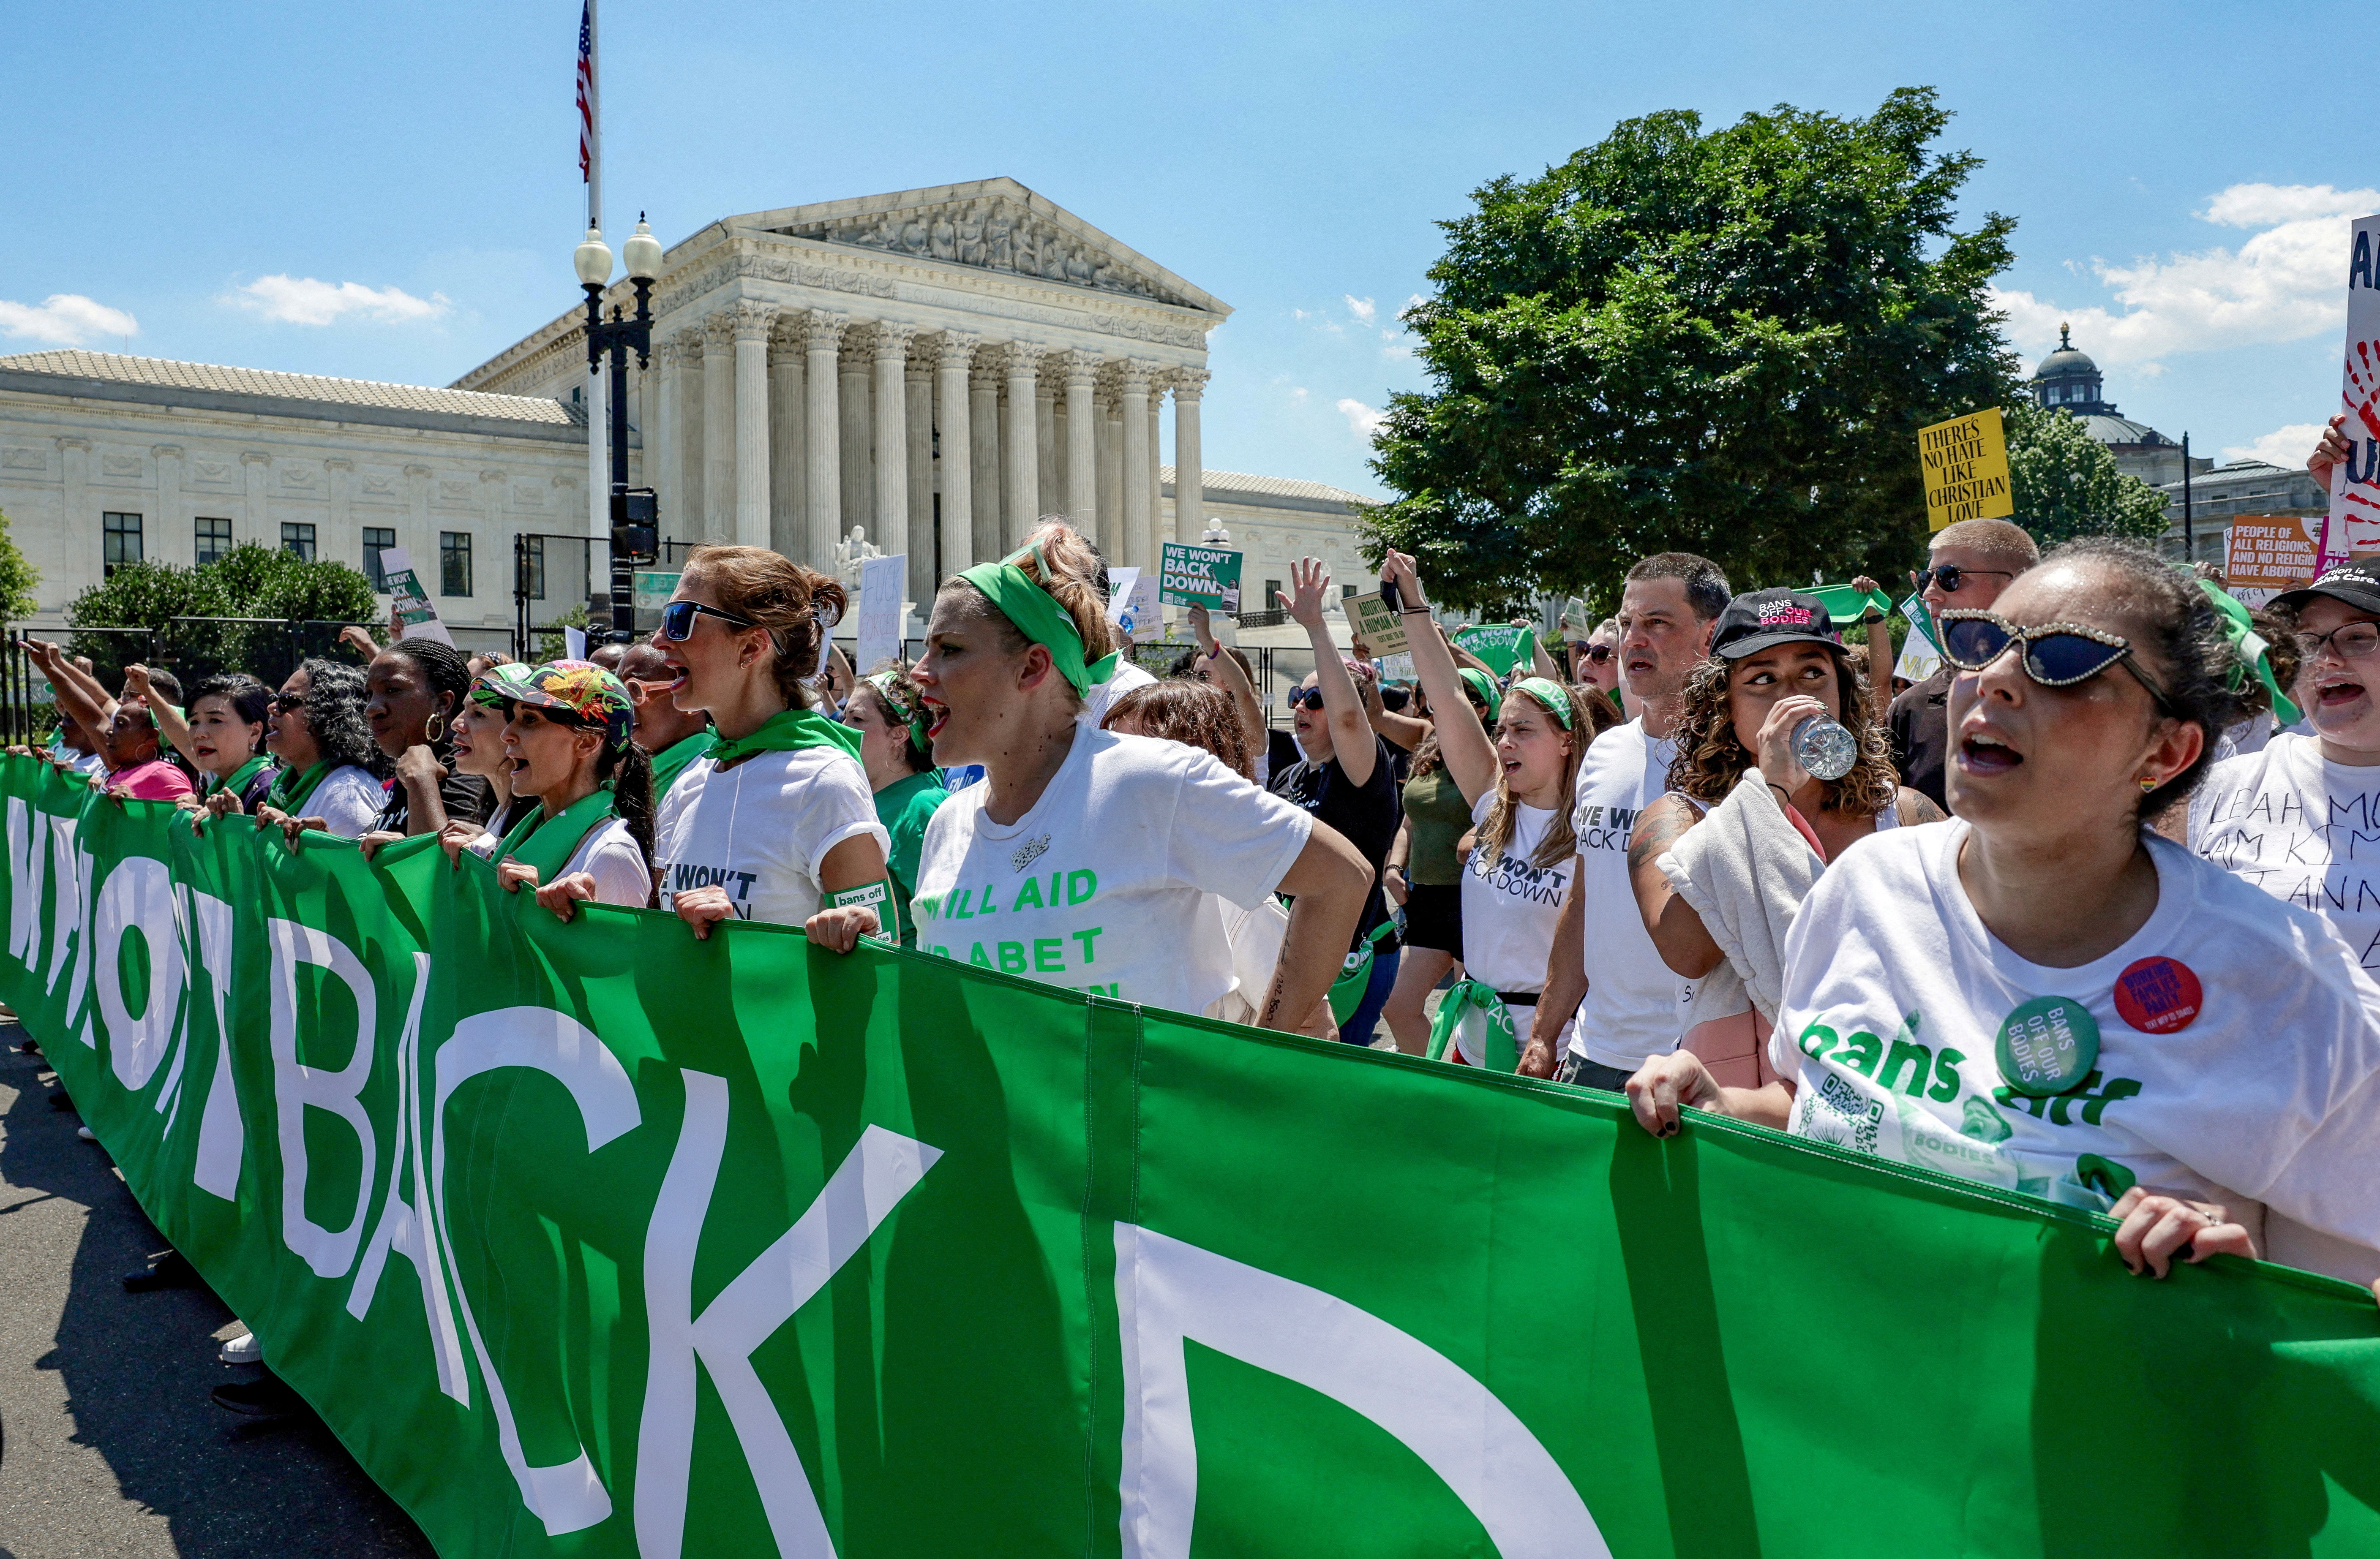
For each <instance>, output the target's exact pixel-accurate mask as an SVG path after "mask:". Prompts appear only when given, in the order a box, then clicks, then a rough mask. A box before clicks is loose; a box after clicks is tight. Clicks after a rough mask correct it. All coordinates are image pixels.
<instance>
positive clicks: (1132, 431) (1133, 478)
mask: <svg viewBox="0 0 2380 1559" xmlns="http://www.w3.org/2000/svg"><path fill="white" fill-rule="evenodd" d="M1149 368H1150V365H1149V364H1147V363H1145V362H1142V361H1141V360H1140V359H1139V358H1137V357H1127V358H1125V359H1124V362H1123V368H1122V369H1119V370H1118V371H1117V374H1116V401H1117V403H1118V410H1119V412H1120V413H1121V415H1122V417H1123V471H1122V475H1123V535H1124V538H1125V546H1126V548H1127V549H1128V550H1127V553H1126V557H1125V561H1126V562H1134V563H1137V564H1139V565H1140V566H1141V567H1142V568H1143V569H1154V568H1155V567H1156V566H1157V551H1156V549H1155V548H1153V547H1151V546H1150V545H1149V543H1150V540H1151V538H1154V537H1155V536H1156V534H1157V516H1156V513H1155V511H1154V510H1153V509H1152V508H1151V507H1150V505H1149V502H1148V471H1149V449H1148V430H1149V427H1150V423H1149V417H1148V375H1149Z"/></svg>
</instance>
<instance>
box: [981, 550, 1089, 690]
mask: <svg viewBox="0 0 2380 1559" xmlns="http://www.w3.org/2000/svg"><path fill="white" fill-rule="evenodd" d="M1019 558H1031V559H1032V560H1033V561H1034V562H1037V563H1039V564H1040V565H1041V573H1042V575H1043V576H1044V577H1045V578H1046V577H1047V576H1048V575H1049V573H1050V564H1049V562H1048V560H1046V559H1044V558H1043V557H1042V556H1041V549H1040V548H1039V547H1038V546H1037V547H1025V548H1020V549H1018V550H1016V551H1014V552H1011V553H1009V554H1008V556H1006V557H1004V558H1002V559H1001V560H1000V562H996V563H977V564H976V565H975V567H973V568H971V569H968V570H966V571H965V572H964V573H962V574H960V575H959V577H960V578H961V579H964V580H965V581H966V582H967V583H968V584H970V585H972V586H975V587H976V588H977V589H978V590H981V591H982V592H983V593H984V597H985V598H986V599H988V600H990V602H991V604H992V605H993V606H995V607H998V608H999V609H1000V611H1001V615H1002V616H1003V617H1005V618H1007V619H1008V620H1009V621H1010V622H1014V624H1016V631H1017V632H1018V633H1020V634H1024V635H1025V636H1026V638H1027V639H1029V640H1031V641H1032V642H1033V643H1035V644H1038V645H1039V646H1040V647H1042V648H1044V649H1046V650H1048V651H1049V652H1050V664H1051V665H1052V666H1055V667H1056V668H1057V669H1058V674H1059V675H1060V676H1062V677H1063V678H1065V679H1066V682H1067V683H1068V684H1069V685H1070V686H1072V687H1073V688H1074V690H1075V692H1076V693H1077V694H1080V695H1085V696H1088V695H1089V694H1090V691H1091V685H1092V684H1093V683H1104V682H1106V681H1107V680H1108V678H1110V677H1111V676H1113V675H1114V674H1115V669H1116V653H1115V652H1111V653H1109V654H1107V655H1104V656H1101V657H1100V658H1099V659H1097V660H1093V661H1091V662H1090V663H1089V664H1088V665H1086V664H1084V658H1085V646H1084V644H1083V631H1082V629H1080V628H1078V627H1076V626H1075V614H1074V613H1073V612H1070V611H1068V610H1066V609H1065V608H1064V607H1062V606H1060V605H1059V604H1058V598H1056V597H1055V596H1052V595H1051V594H1050V592H1049V591H1047V590H1045V589H1043V588H1042V587H1041V586H1038V585H1036V584H1035V583H1034V582H1033V579H1032V576H1031V575H1029V574H1026V572H1025V571H1024V570H1023V569H1021V568H1019V567H1017V566H1016V560H1017V559H1019Z"/></svg>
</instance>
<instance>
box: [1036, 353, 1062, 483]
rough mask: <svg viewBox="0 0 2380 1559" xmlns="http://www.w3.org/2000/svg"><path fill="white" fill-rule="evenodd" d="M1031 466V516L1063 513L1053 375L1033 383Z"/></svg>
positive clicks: (1037, 379)
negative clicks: (1034, 476) (1034, 475)
mask: <svg viewBox="0 0 2380 1559" xmlns="http://www.w3.org/2000/svg"><path fill="white" fill-rule="evenodd" d="M1052 356H1053V357H1054V356H1056V354H1052ZM1050 366H1051V367H1055V365H1054V364H1051V365H1050ZM1033 465H1034V470H1035V473H1036V477H1037V480H1036V481H1035V483H1034V498H1033V513H1034V517H1035V518H1036V519H1038V518H1039V517H1040V516H1041V515H1043V514H1064V513H1065V512H1066V495H1065V493H1064V492H1063V491H1062V490H1061V489H1060V487H1059V482H1060V480H1061V479H1062V477H1064V476H1065V474H1066V470H1065V467H1064V466H1062V465H1059V464H1058V381H1057V379H1056V376H1055V375H1054V374H1048V373H1044V374H1040V375H1038V376H1037V377H1036V378H1035V379H1034V381H1033Z"/></svg>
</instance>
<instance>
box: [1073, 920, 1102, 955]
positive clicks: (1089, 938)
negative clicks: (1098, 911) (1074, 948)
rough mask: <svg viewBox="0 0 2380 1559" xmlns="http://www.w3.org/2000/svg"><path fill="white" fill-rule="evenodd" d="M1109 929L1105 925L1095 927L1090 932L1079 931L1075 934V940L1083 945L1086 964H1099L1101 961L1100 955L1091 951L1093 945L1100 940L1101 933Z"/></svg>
mask: <svg viewBox="0 0 2380 1559" xmlns="http://www.w3.org/2000/svg"><path fill="white" fill-rule="evenodd" d="M1106 929H1107V927H1106V926H1104V925H1094V926H1092V927H1090V928H1089V929H1088V930H1085V931H1077V932H1075V934H1074V936H1075V941H1077V942H1080V943H1081V944H1083V961H1084V962H1085V963H1087V964H1088V963H1097V962H1098V961H1099V957H1098V955H1097V954H1095V953H1094V952H1092V950H1091V943H1092V942H1093V941H1094V940H1096V939H1097V938H1098V937H1099V933H1100V932H1102V931H1105V930H1106Z"/></svg>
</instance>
